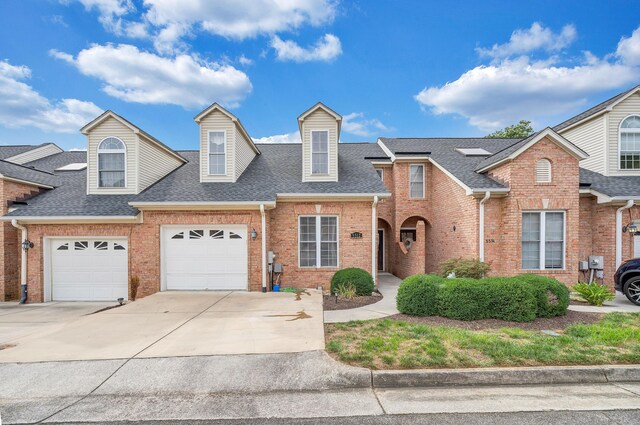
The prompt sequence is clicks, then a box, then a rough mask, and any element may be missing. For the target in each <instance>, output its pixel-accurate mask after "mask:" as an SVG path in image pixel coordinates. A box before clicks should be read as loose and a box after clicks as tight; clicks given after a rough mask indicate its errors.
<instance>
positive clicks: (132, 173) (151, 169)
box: [80, 111, 187, 195]
mask: <svg viewBox="0 0 640 425" xmlns="http://www.w3.org/2000/svg"><path fill="white" fill-rule="evenodd" d="M80 131H81V132H82V133H83V134H84V135H86V136H87V194H90V195H122V194H137V193H140V192H142V191H143V190H144V189H146V188H147V187H149V186H150V185H152V184H153V183H155V182H157V181H158V180H160V179H161V178H162V177H164V176H166V175H167V174H169V173H170V172H171V171H173V170H175V169H176V168H178V167H179V166H181V165H182V164H184V163H185V162H187V161H186V160H185V159H184V158H182V157H181V156H180V155H178V154H177V153H176V152H174V151H173V150H172V149H170V148H169V147H167V146H166V145H164V144H163V143H162V142H160V141H159V140H157V139H156V138H154V137H153V136H151V135H150V134H148V133H146V132H145V131H143V130H141V129H140V128H139V127H137V126H136V125H134V124H132V123H131V122H129V121H127V120H126V119H124V118H122V117H121V116H120V115H118V114H116V113H115V112H113V111H106V112H104V113H103V114H102V115H100V116H99V117H97V118H96V119H95V120H93V121H91V122H90V123H89V124H87V125H86V126H84V127H83V128H82V129H81V130H80Z"/></svg>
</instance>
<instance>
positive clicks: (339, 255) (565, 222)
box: [0, 87, 640, 302]
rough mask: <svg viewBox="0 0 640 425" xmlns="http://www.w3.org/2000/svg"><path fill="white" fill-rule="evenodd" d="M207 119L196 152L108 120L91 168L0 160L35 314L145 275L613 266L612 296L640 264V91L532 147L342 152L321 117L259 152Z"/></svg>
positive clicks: (419, 144)
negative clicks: (636, 229) (468, 265)
mask: <svg viewBox="0 0 640 425" xmlns="http://www.w3.org/2000/svg"><path fill="white" fill-rule="evenodd" d="M195 121H196V123H197V124H198V125H199V127H200V133H199V134H200V136H199V138H200V140H199V149H198V150H195V151H174V150H172V149H171V148H169V147H168V146H166V145H165V144H163V143H161V142H160V141H158V140H157V139H155V138H154V137H152V136H151V135H149V134H148V133H146V132H144V131H143V130H141V129H140V128H139V127H137V126H135V125H134V124H132V123H131V122H129V121H127V120H126V119H124V118H122V117H120V116H119V115H117V114H115V113H113V112H111V111H107V112H105V113H104V114H102V115H101V116H100V117H98V118H96V119H95V120H94V121H92V122H91V123H89V124H87V125H86V126H85V127H84V128H83V129H82V132H83V133H84V134H86V136H87V141H88V144H87V152H86V153H85V152H57V153H53V154H51V155H48V156H44V157H40V158H38V159H32V160H30V161H29V162H27V163H24V164H23V166H20V165H16V164H10V163H7V162H2V161H0V162H1V163H2V164H3V165H4V166H5V167H7V168H8V167H14V168H15V169H20V170H21V171H22V174H20V175H19V177H15V176H16V175H18V174H15V171H14V174H13V175H11V173H10V171H6V172H5V171H1V170H0V174H2V176H4V180H3V184H8V183H12V184H13V180H7V176H9V177H8V178H11V179H14V180H16V179H17V180H20V184H22V185H24V186H20V189H21V190H23V191H24V193H23V192H20V191H19V190H18V192H19V193H18V194H16V195H11V196H13V198H12V197H11V196H9V197H7V195H6V190H5V192H4V193H5V198H4V199H5V205H6V201H7V200H9V201H10V202H13V204H12V205H11V206H10V207H9V206H7V207H5V209H4V210H3V211H2V212H3V214H4V215H5V216H4V217H3V220H5V221H6V222H5V224H4V227H3V229H4V230H5V231H7V229H10V231H12V232H13V233H12V235H10V237H9V239H12V240H11V241H9V242H7V240H6V238H5V242H4V244H3V245H2V247H3V248H4V251H5V256H7V255H11V256H12V257H11V258H12V261H13V263H14V264H16V263H18V264H19V263H20V262H19V261H18V257H19V255H20V252H19V251H20V247H19V244H20V243H21V239H20V238H21V236H18V235H17V234H16V231H15V230H13V229H15V227H14V226H12V225H11V224H9V222H11V221H12V220H13V224H14V225H15V226H17V227H21V228H24V232H25V233H26V237H27V239H28V240H29V241H31V242H33V247H32V248H30V249H28V251H27V255H26V259H25V260H24V261H25V262H26V263H27V273H26V282H27V284H28V285H27V287H28V301H30V302H42V301H50V300H113V299H116V298H119V297H122V298H127V297H128V296H129V280H130V278H131V277H134V276H135V277H137V278H138V279H139V281H140V286H139V289H138V296H146V295H149V294H152V293H155V292H158V291H164V290H205V289H209V290H216V289H217V290H253V291H259V290H268V288H269V282H268V281H269V266H268V262H269V259H270V256H268V255H267V253H268V252H269V251H273V252H274V253H275V255H276V258H275V262H277V263H280V264H281V265H282V268H283V274H282V284H283V285H284V286H293V287H311V288H315V287H319V286H322V287H323V288H324V289H328V284H329V280H330V278H331V276H332V275H333V273H335V271H336V270H338V269H341V268H345V267H360V268H363V269H366V270H369V271H371V273H372V274H373V275H374V277H375V276H376V274H377V272H378V271H381V270H383V271H389V272H391V273H394V274H396V275H398V276H400V277H405V276H408V275H411V274H414V273H424V272H434V271H436V270H437V269H438V267H439V264H440V263H441V262H442V261H444V260H447V259H449V258H454V257H469V258H480V259H482V260H484V261H486V262H488V263H489V264H490V265H491V270H492V271H491V273H492V274H496V275H512V274H515V273H521V272H532V273H538V274H545V275H551V276H555V277H557V278H558V279H560V280H562V281H563V282H565V283H568V284H571V283H575V282H576V281H578V280H579V279H580V278H582V277H583V275H582V273H581V272H580V271H579V269H578V263H579V261H580V260H586V259H587V257H588V256H589V255H602V256H604V267H605V269H604V273H605V281H606V282H607V283H609V284H611V283H612V282H611V278H612V275H613V272H614V271H615V268H616V264H618V263H619V262H620V261H622V259H625V258H629V257H630V256H633V255H639V254H640V252H639V251H640V243H636V244H635V248H634V245H633V244H634V241H633V240H632V238H631V236H630V235H629V233H623V226H625V225H629V224H630V223H632V222H634V221H636V220H638V224H640V217H639V215H640V214H639V211H637V207H635V202H636V201H638V202H640V87H636V88H634V89H632V90H629V91H627V92H625V93H622V94H621V95H618V96H616V97H614V98H613V99H611V100H610V101H607V102H605V103H603V104H601V105H598V106H596V107H594V108H592V109H590V110H589V111H587V112H585V113H583V114H580V115H578V116H577V117H575V118H572V119H571V120H568V121H567V122H565V123H563V124H560V125H559V126H557V127H555V128H553V129H552V128H546V129H544V130H542V131H540V132H537V133H535V134H533V135H532V136H530V137H527V138H525V139H485V138H475V139H468V138H467V139H462V138H450V139H422V138H416V139H390V138H380V139H378V141H377V143H339V141H340V130H341V123H342V118H341V116H340V115H338V114H337V113H336V112H334V111H333V110H331V109H329V108H328V107H326V106H325V105H323V104H321V103H318V104H316V105H315V106H314V107H312V108H310V109H309V110H307V111H306V112H304V113H303V114H302V115H300V117H298V124H299V129H300V134H301V138H302V143H298V144H256V143H254V142H253V140H252V138H251V137H250V136H249V133H248V132H247V130H246V129H245V128H244V126H243V125H242V123H241V122H240V121H239V120H238V118H237V117H235V116H234V115H233V114H231V113H230V112H229V111H227V110H225V109H224V108H222V107H221V106H219V105H217V104H213V105H211V106H210V107H209V108H207V109H205V110H204V111H202V112H201V113H200V114H198V115H197V116H196V117H195ZM619 141H620V142H619ZM194 142H195V141H194ZM0 149H1V148H0ZM581 167H582V168H581ZM27 173H30V174H28V175H27ZM20 176H21V177H20ZM27 189H34V190H31V191H29V192H27V191H26V190H27ZM32 195H33V196H32ZM27 197H30V198H29V199H26V198H27ZM15 201H18V202H15ZM625 208H627V209H625ZM634 249H637V250H638V251H636V252H634ZM9 252H11V253H10V254H9ZM18 268H19V267H17V268H16V267H13V269H12V270H13V274H12V275H11V276H10V277H11V279H5V281H4V286H5V288H8V287H11V288H12V289H11V290H10V291H7V290H6V289H5V291H6V292H7V293H8V294H9V293H10V295H9V296H8V297H11V298H15V297H16V296H17V293H16V292H17V288H18V281H17V273H16V271H17V269H18ZM5 274H6V271H5ZM6 297H7V296H6Z"/></svg>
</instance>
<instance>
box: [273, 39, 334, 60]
mask: <svg viewBox="0 0 640 425" xmlns="http://www.w3.org/2000/svg"><path fill="white" fill-rule="evenodd" d="M271 47H273V48H274V49H275V51H276V57H277V58H278V60H281V61H294V62H311V61H324V62H329V61H332V60H333V59H335V58H336V57H338V56H339V55H340V54H341V53H342V45H341V43H340V39H339V38H338V37H336V36H335V35H333V34H325V35H324V37H322V38H320V39H319V40H318V41H317V42H316V43H315V44H314V45H313V46H310V47H308V48H303V47H300V45H299V44H298V43H296V42H295V41H293V40H282V39H281V38H280V37H278V36H277V35H274V36H273V38H272V39H271Z"/></svg>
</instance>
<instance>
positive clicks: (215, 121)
mask: <svg viewBox="0 0 640 425" xmlns="http://www.w3.org/2000/svg"><path fill="white" fill-rule="evenodd" d="M209 131H225V132H226V133H227V148H226V158H225V159H226V161H227V175H226V176H210V175H209V146H208V145H209ZM235 131H236V130H235V124H234V123H233V121H232V120H231V118H229V117H228V116H227V115H225V114H223V113H222V112H220V111H218V110H214V111H213V112H211V113H210V114H208V115H207V116H206V117H204V118H202V120H201V121H200V181H201V182H233V181H235V178H234V177H235V171H234V168H235V162H234V161H233V158H234V153H235V143H234V138H235Z"/></svg>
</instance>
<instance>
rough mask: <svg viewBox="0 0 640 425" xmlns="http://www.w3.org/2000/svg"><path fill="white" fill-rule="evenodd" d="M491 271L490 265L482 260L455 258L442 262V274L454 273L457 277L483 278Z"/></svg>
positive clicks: (444, 275) (445, 275) (443, 275)
mask: <svg viewBox="0 0 640 425" xmlns="http://www.w3.org/2000/svg"><path fill="white" fill-rule="evenodd" d="M488 272H489V265H488V264H487V263H483V262H482V261H480V260H473V259H465V258H453V259H450V260H447V261H445V262H443V263H442V264H440V276H442V277H447V276H449V275H450V274H451V273H454V274H455V275H456V277H457V278H470V279H482V278H483V277H485V276H486V275H487V273H488Z"/></svg>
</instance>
